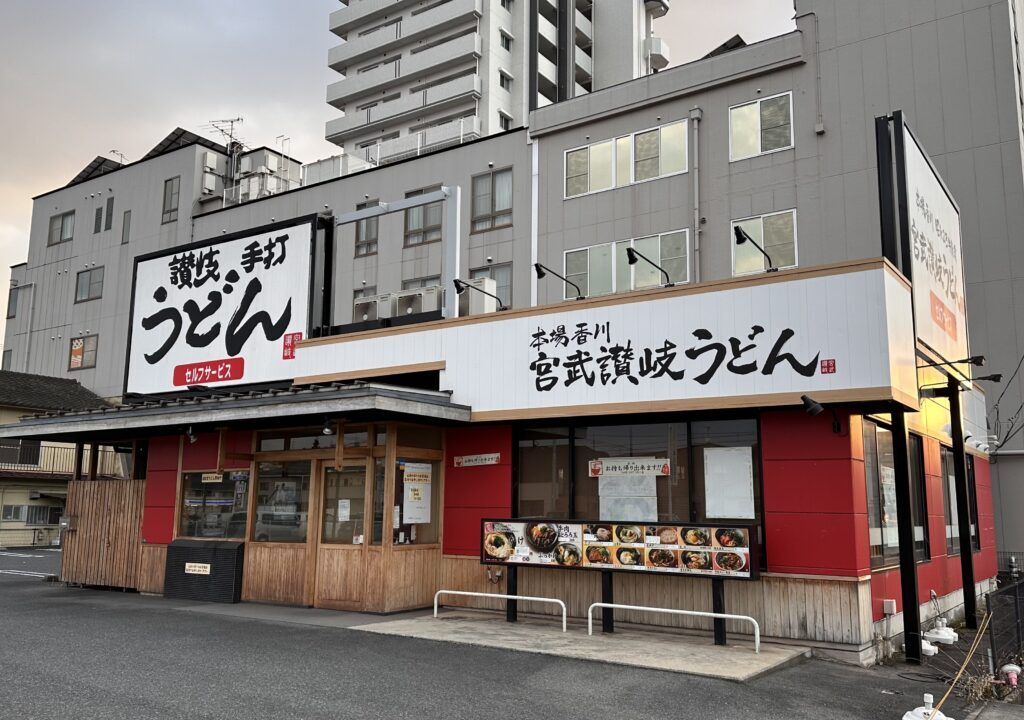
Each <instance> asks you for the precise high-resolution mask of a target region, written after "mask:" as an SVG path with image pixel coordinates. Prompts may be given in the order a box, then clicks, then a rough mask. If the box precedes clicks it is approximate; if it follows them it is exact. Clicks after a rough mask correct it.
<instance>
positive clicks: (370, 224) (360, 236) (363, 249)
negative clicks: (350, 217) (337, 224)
mask: <svg viewBox="0 0 1024 720" xmlns="http://www.w3.org/2000/svg"><path fill="white" fill-rule="evenodd" d="M379 204H380V201H379V200H367V201H366V202H362V203H359V204H358V205H356V210H365V209H366V208H370V207H377V206H378V205H379ZM379 220H380V218H379V217H372V218H366V219H365V220H360V221H358V222H357V223H356V248H355V256H356V257H366V256H367V255H376V254H377V231H378V227H379Z"/></svg>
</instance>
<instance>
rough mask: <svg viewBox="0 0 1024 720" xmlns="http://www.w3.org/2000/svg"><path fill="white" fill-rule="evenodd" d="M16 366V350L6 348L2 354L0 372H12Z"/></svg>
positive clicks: (0, 354)
mask: <svg viewBox="0 0 1024 720" xmlns="http://www.w3.org/2000/svg"><path fill="white" fill-rule="evenodd" d="M13 364H14V348H4V350H3V353H0V370H11V369H12V368H11V365H13Z"/></svg>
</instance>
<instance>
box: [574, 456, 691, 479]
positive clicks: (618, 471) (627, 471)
mask: <svg viewBox="0 0 1024 720" xmlns="http://www.w3.org/2000/svg"><path fill="white" fill-rule="evenodd" d="M588 467H589V471H590V477H604V476H606V475H616V476H619V477H630V476H633V477H646V476H648V475H649V476H652V477H653V476H655V475H669V474H670V473H671V466H670V464H669V461H668V458H633V457H624V458H601V459H600V460H591V461H590V463H589V464H588Z"/></svg>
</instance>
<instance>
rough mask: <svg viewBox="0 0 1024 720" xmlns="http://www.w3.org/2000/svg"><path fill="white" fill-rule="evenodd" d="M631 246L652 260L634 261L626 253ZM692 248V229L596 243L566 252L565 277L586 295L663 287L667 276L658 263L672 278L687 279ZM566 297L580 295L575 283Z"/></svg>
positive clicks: (675, 281) (673, 280)
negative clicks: (576, 290)
mask: <svg viewBox="0 0 1024 720" xmlns="http://www.w3.org/2000/svg"><path fill="white" fill-rule="evenodd" d="M630 247H632V248H635V249H636V250H637V251H638V252H640V253H641V254H642V255H643V256H644V257H646V258H649V259H650V261H651V262H650V263H649V262H646V261H645V260H643V259H642V258H641V259H640V260H639V261H638V262H637V264H636V265H630V264H629V258H628V256H627V254H626V250H627V249H628V248H630ZM688 252H689V231H688V230H678V231H676V232H670V233H665V234H663V235H651V236H650V237H645V238H636V239H633V240H620V241H618V242H616V243H604V244H602V245H592V246H590V247H588V248H580V249H579V250H570V251H569V252H567V253H566V254H565V277H566V278H568V279H569V280H571V281H572V282H574V283H576V284H577V285H579V286H580V288H581V290H582V291H583V295H591V296H593V295H604V294H607V293H613V292H628V291H630V290H637V289H641V288H648V287H659V286H661V285H662V284H664V282H665V276H664V275H662V274H661V271H660V270H658V268H656V267H654V265H659V266H661V267H662V268H664V269H665V272H666V273H668V276H669V280H670V281H671V282H673V283H684V282H687V281H688V280H689V256H688ZM651 263H654V265H652V264H651ZM564 297H565V298H573V297H576V293H575V290H574V289H573V288H572V286H570V285H566V286H565V295H564Z"/></svg>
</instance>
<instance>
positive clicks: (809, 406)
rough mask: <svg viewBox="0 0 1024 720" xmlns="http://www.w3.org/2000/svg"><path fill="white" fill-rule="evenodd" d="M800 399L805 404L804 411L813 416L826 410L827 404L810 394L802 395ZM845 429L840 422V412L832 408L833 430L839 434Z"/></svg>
mask: <svg viewBox="0 0 1024 720" xmlns="http://www.w3.org/2000/svg"><path fill="white" fill-rule="evenodd" d="M800 401H801V402H802V403H803V404H804V412H806V413H807V414H808V415H810V416H811V417H818V416H819V415H821V414H822V413H823V412H825V406H824V405H822V404H821V403H820V402H818V401H817V400H815V399H814V398H812V397H810V396H809V395H801V396H800ZM842 431H843V426H842V424H841V423H840V422H839V413H837V412H836V411H835V408H833V409H832V432H834V433H835V434H836V435H839V434H840V433H841V432H842Z"/></svg>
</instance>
